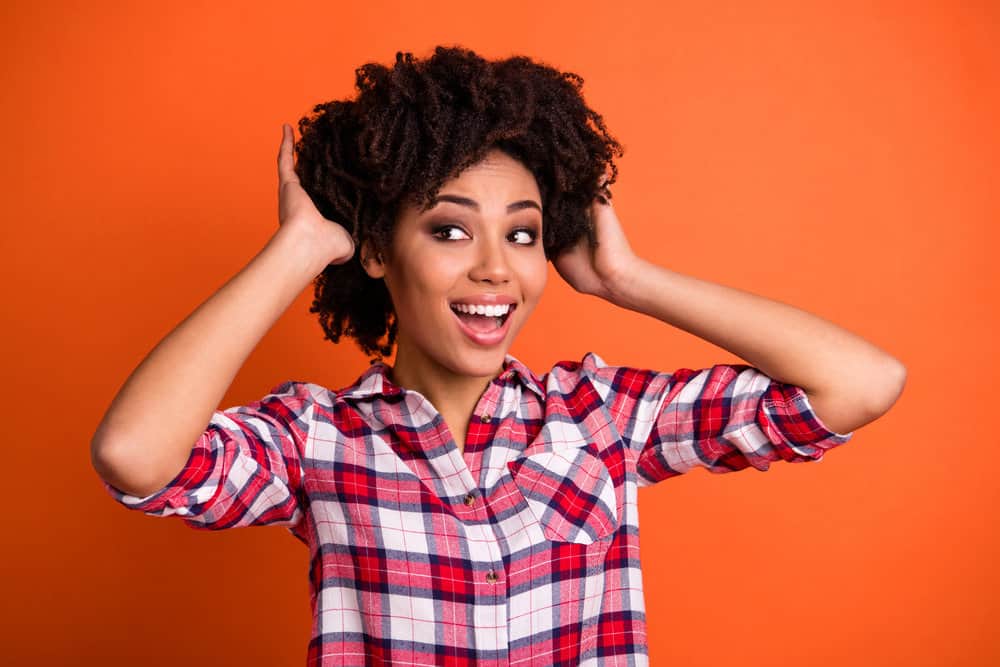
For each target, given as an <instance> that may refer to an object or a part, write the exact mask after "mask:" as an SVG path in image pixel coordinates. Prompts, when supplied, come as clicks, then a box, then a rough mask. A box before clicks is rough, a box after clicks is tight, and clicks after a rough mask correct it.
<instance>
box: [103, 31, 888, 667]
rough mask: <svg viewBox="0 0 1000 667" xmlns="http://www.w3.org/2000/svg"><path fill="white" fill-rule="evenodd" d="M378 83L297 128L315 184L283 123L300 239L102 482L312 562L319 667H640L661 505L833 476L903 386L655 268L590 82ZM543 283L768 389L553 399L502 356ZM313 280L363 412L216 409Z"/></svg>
mask: <svg viewBox="0 0 1000 667" xmlns="http://www.w3.org/2000/svg"><path fill="white" fill-rule="evenodd" d="M357 85H358V89H359V94H358V96H357V99H355V100H348V101H338V102H330V103H327V104H321V105H318V106H317V107H316V108H315V109H314V111H315V112H316V113H315V115H313V116H312V117H309V118H304V119H302V120H301V121H300V123H299V125H300V129H301V131H302V137H301V140H300V142H299V144H298V147H297V158H298V159H297V161H293V135H292V130H291V128H290V127H288V126H283V129H282V132H283V137H282V141H281V147H280V150H279V154H278V176H279V221H280V225H279V228H278V230H277V232H276V233H275V234H274V236H273V237H272V238H271V240H270V241H269V242H268V243H267V245H266V247H265V248H264V249H263V250H262V251H261V252H260V253H259V254H258V255H257V256H256V257H254V258H253V260H252V261H251V262H250V263H249V264H248V265H247V266H246V267H245V268H244V269H243V270H242V271H240V272H239V273H238V274H237V275H236V276H235V277H234V278H232V279H231V280H230V281H229V282H228V283H227V284H226V285H224V286H223V287H222V288H221V289H220V290H219V291H218V292H217V293H216V294H214V295H213V296H212V297H211V298H210V299H208V300H207V301H206V302H205V303H203V304H202V305H201V306H200V307H198V309H197V310H195V311H194V313H192V314H191V315H190V316H189V317H188V318H187V319H185V320H184V321H183V322H182V323H181V324H180V325H179V326H178V327H177V328H176V329H175V330H174V331H172V332H171V333H170V334H169V335H168V336H167V337H166V338H165V339H164V340H163V341H161V342H160V343H159V345H157V346H156V348H154V350H153V351H152V352H151V353H150V354H149V356H148V357H147V358H146V359H145V360H144V361H143V362H142V364H140V365H139V367H138V368H137V369H136V370H135V371H134V372H133V374H132V375H131V376H130V377H129V378H128V380H127V382H126V383H125V385H124V387H123V388H122V390H121V391H120V393H119V394H118V396H117V397H116V398H115V400H114V402H113V403H112V405H111V407H110V409H109V410H108V412H107V414H106V416H105V417H104V420H103V421H102V423H101V424H100V426H99V427H98V429H97V432H96V434H95V436H94V440H93V444H92V452H93V461H94V465H95V468H96V469H97V471H98V472H99V473H100V475H101V476H102V478H103V479H104V481H105V487H106V488H107V490H108V491H109V492H110V493H111V494H112V495H113V496H114V497H115V498H116V499H117V500H118V501H120V502H122V503H123V504H124V505H126V506H127V507H130V508H134V509H138V510H142V511H144V512H146V513H148V514H152V515H157V516H168V515H176V516H180V517H182V518H183V519H184V520H185V521H186V522H187V523H188V524H190V525H191V526H194V527H198V528H207V529H222V528H231V527H237V526H247V525H266V524H270V525H281V526H285V527H287V528H288V529H289V530H290V531H291V532H292V533H293V534H294V535H295V536H296V537H297V538H299V539H300V540H302V541H303V542H304V543H305V544H306V545H307V546H308V547H309V549H310V554H311V560H310V582H311V604H312V610H313V629H312V640H311V642H310V644H309V647H308V664H310V665H381V664H391V665H410V664H414V665H416V664H420V665H429V664H449V665H465V664H469V665H471V664H475V665H480V666H482V665H512V664H522V665H532V664H539V665H578V664H583V663H586V664H595V665H596V664H600V665H618V664H621V665H625V664H630V665H634V664H646V662H647V651H646V635H645V627H646V626H645V616H644V603H643V593H642V591H643V586H642V571H641V569H640V564H639V550H638V515H637V497H636V496H637V490H638V488H639V487H642V486H647V485H650V484H653V483H656V482H658V481H660V480H664V479H667V478H669V477H672V476H674V475H678V474H681V473H683V472H685V471H687V470H689V469H691V468H692V467H694V466H703V467H705V468H708V469H709V470H711V471H713V472H727V471H734V470H740V469H743V468H746V467H749V466H752V467H754V468H757V469H759V470H766V469H767V468H768V466H769V464H770V463H771V462H773V461H791V462H798V461H811V460H818V459H820V458H821V457H822V456H823V454H824V453H825V451H826V450H828V449H830V448H831V447H834V446H837V445H840V444H843V443H845V442H847V441H848V440H849V439H850V437H851V436H852V435H853V431H854V430H855V429H857V428H859V427H861V426H862V425H864V424H866V423H868V422H871V421H872V420H874V419H876V418H877V417H878V416H880V415H881V414H883V413H884V412H885V411H886V410H888V409H889V407H890V406H891V405H892V404H893V403H894V402H895V400H896V399H897V397H898V396H899V394H900V392H901V390H902V387H903V383H904V380H905V374H906V372H905V369H904V367H903V365H902V364H901V363H900V362H899V361H898V360H896V359H894V358H893V357H891V356H890V355H888V354H887V353H885V352H883V351H882V350H880V349H878V348H877V347H875V346H873V345H872V344H870V343H868V342H866V341H864V340H862V339H861V338H858V337H857V336H854V335H852V334H851V333H849V332H847V331H845V330H843V329H841V328H839V327H837V326H835V325H833V324H831V323H829V322H826V321H824V320H822V319H820V318H818V317H815V316H813V315H810V314H808V313H806V312H804V311H801V310H798V309H796V308H793V307H791V306H788V305H785V304H782V303H778V302H775V301H771V300H768V299H765V298H763V297H760V296H755V295H753V294H749V293H746V292H743V291H740V290H737V289H732V288H728V287H724V286H721V285H716V284H712V283H710V282H705V281H702V280H699V279H697V278H694V277H691V276H686V275H682V274H679V273H677V272H674V271H671V270H669V269H666V268H663V267H660V266H657V265H656V264H655V263H653V261H652V258H648V257H640V256H639V255H637V254H636V253H635V252H634V251H633V249H632V248H631V247H630V246H629V243H628V241H627V240H626V238H625V235H624V234H623V232H622V228H621V225H620V224H619V220H618V217H617V216H616V214H615V211H614V209H613V208H612V206H611V204H610V201H609V198H610V191H609V186H610V185H611V184H612V183H613V182H614V180H615V176H616V174H617V169H616V168H615V165H614V160H613V158H614V156H616V155H621V147H620V146H619V144H618V143H617V142H616V141H615V140H614V139H613V138H612V137H611V136H610V135H609V134H608V132H607V131H606V129H605V127H604V124H603V121H602V119H601V117H600V116H599V115H598V114H596V113H594V112H593V111H592V110H590V109H589V108H588V107H587V106H586V105H585V104H584V102H583V99H582V95H581V93H580V88H581V85H582V80H581V79H580V78H579V77H577V76H576V75H574V74H569V73H561V72H558V71H557V70H555V69H552V68H550V67H548V66H545V65H542V64H539V63H535V62H532V61H531V60H529V59H527V58H511V59H507V60H501V61H486V60H484V59H482V58H480V57H479V56H477V55H476V54H475V53H473V52H471V51H467V50H464V49H460V48H440V47H439V48H438V49H437V50H436V51H435V53H434V54H433V56H431V57H430V58H428V59H426V60H415V59H413V57H412V55H411V54H397V57H396V63H395V64H394V66H393V67H392V68H388V67H384V66H381V65H377V64H368V65H365V66H363V67H361V68H359V69H358V71H357ZM548 260H552V261H553V262H554V263H555V266H556V268H557V270H558V272H559V274H560V275H561V276H562V277H563V278H564V279H565V280H566V281H567V282H568V283H569V284H570V285H572V286H573V288H575V289H576V290H578V291H580V292H583V293H586V294H592V295H595V296H598V297H601V298H603V299H606V300H608V301H610V302H611V303H613V304H616V305H618V306H621V307H623V308H628V309H631V310H635V311H638V312H641V313H645V314H647V315H649V316H650V317H655V318H657V319H659V320H662V321H663V322H665V323H667V324H670V325H673V326H675V327H679V328H681V329H684V330H685V331H688V332H690V333H692V334H694V335H696V336H699V337H701V338H704V339H706V340H708V341H711V342H712V343H715V344H716V345H719V346H720V347H723V348H725V349H727V350H729V351H731V352H732V353H734V354H736V355H738V356H740V357H741V358H743V359H745V360H747V361H748V362H749V364H748V365H734V364H729V365H723V364H720V365H715V366H713V367H711V368H708V369H703V370H689V369H679V370H676V371H674V372H673V373H662V372H655V371H650V370H641V369H635V368H628V367H612V366H608V365H606V364H605V363H604V362H603V361H602V360H601V359H600V358H599V357H598V356H596V355H594V354H588V355H586V356H585V357H584V358H583V359H582V360H580V361H574V362H561V363H559V364H557V365H556V366H555V367H554V368H552V369H550V370H549V371H548V372H547V373H545V374H543V375H536V374H535V373H534V372H532V371H531V370H530V369H528V368H527V367H525V366H524V364H522V363H521V362H519V361H518V360H517V359H515V358H514V357H512V356H510V355H509V354H508V350H509V348H510V346H511V343H512V342H513V340H514V338H515V337H516V335H517V333H518V331H519V330H520V329H521V327H522V326H524V324H525V322H526V321H527V320H528V318H529V317H530V316H531V312H532V310H533V309H534V307H535V306H536V304H537V303H538V300H539V299H540V298H541V295H542V292H543V289H544V287H545V282H546V262H547V261H548ZM314 280H315V284H316V300H315V302H314V304H313V308H312V312H318V313H319V314H320V321H321V324H322V326H323V328H324V331H325V332H326V336H327V337H328V338H330V339H331V340H333V341H334V342H336V341H338V340H339V339H340V338H341V337H342V336H348V337H352V338H353V339H355V341H357V342H358V343H359V344H360V345H361V347H362V349H364V350H365V351H366V352H368V353H370V354H372V355H373V356H375V357H376V362H375V363H373V365H372V366H371V367H370V368H369V369H367V371H366V372H364V373H363V374H362V375H361V377H360V378H359V379H358V380H357V381H356V382H355V383H354V384H352V385H351V386H349V387H345V388H343V389H339V390H330V389H327V388H324V387H321V386H318V385H316V384H312V383H305V382H286V383H283V384H281V385H279V386H277V387H275V388H273V389H272V390H271V391H270V393H269V394H268V395H267V396H265V397H264V398H262V399H261V400H259V401H255V402H253V403H251V404H250V405H246V406H240V407H234V408H229V409H227V410H221V411H220V410H217V409H216V408H217V406H218V404H219V402H220V401H221V400H222V397H223V395H224V393H225V391H226V389H227V388H228V387H229V385H230V383H231V382H232V380H233V377H234V376H235V375H236V373H237V371H238V370H239V368H240V366H241V365H242V364H243V362H244V360H245V359H246V357H247V356H248V355H249V353H250V352H251V351H252V350H253V348H254V346H255V345H256V344H257V343H258V341H259V340H260V339H261V337H262V336H263V335H264V334H265V333H266V332H267V330H268V329H269V328H270V327H271V326H272V325H273V324H274V322H275V321H276V320H277V319H278V318H279V317H280V315H281V314H282V313H283V312H284V311H285V309H286V308H287V307H288V306H289V304H290V303H291V302H292V301H293V300H294V299H295V297H296V296H297V295H298V294H299V293H300V292H301V290H302V289H303V288H304V287H305V286H307V285H308V284H309V283H310V282H312V281H314ZM393 347H395V351H396V357H395V361H394V363H393V365H392V366H389V365H388V364H387V363H385V362H384V361H383V360H382V358H383V357H384V356H386V355H388V354H389V353H390V352H391V351H392V349H393ZM206 424H207V426H206ZM192 443H193V446H192Z"/></svg>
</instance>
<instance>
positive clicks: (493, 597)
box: [457, 381, 508, 665]
mask: <svg viewBox="0 0 1000 667" xmlns="http://www.w3.org/2000/svg"><path fill="white" fill-rule="evenodd" d="M503 390H504V387H503V384H502V382H500V381H494V382H491V383H490V384H489V386H488V387H487V389H486V391H485V392H483V395H482V396H481V397H480V399H479V401H478V402H477V404H476V407H475V409H474V411H473V414H472V418H471V419H470V421H469V428H468V431H467V433H466V441H465V443H464V446H463V448H462V454H461V456H462V457H463V459H464V461H465V465H466V466H467V467H468V469H469V473H470V475H469V478H471V479H472V480H475V486H474V487H472V488H469V489H467V490H466V493H465V496H464V497H463V498H462V504H461V505H460V506H459V507H460V509H458V510H457V513H458V514H459V516H460V517H461V518H462V520H463V522H465V523H466V525H467V529H468V530H469V533H470V537H472V542H471V543H470V549H469V554H470V557H471V558H472V559H473V563H472V567H473V572H471V573H470V574H471V577H472V578H473V580H474V582H475V595H476V601H475V609H474V611H473V614H474V616H475V642H476V648H477V649H478V650H480V651H483V652H484V653H487V654H493V655H495V656H496V660H495V661H494V660H490V659H486V660H483V659H479V660H478V661H477V664H480V665H486V664H490V665H494V664H495V665H506V664H507V656H508V616H507V613H508V605H507V598H508V590H507V573H506V571H505V569H504V563H503V552H502V550H501V548H500V543H499V540H498V539H497V536H496V533H495V532H494V530H493V524H492V522H491V520H490V516H489V512H488V510H487V508H486V506H485V503H486V500H487V499H486V498H485V497H484V496H483V493H482V489H481V488H480V487H479V480H480V477H481V476H482V475H481V470H480V468H481V466H482V461H483V453H484V451H485V449H486V447H488V446H489V442H490V440H491V438H492V437H493V436H494V435H495V433H496V430H497V427H498V424H499V419H498V417H497V411H498V407H499V406H501V405H502V403H501V399H502V396H503ZM477 545H478V548H477Z"/></svg>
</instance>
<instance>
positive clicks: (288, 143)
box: [278, 123, 299, 187]
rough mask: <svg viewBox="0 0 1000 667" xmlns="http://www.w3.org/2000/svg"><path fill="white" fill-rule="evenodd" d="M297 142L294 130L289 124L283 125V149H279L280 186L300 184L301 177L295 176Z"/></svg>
mask: <svg viewBox="0 0 1000 667" xmlns="http://www.w3.org/2000/svg"><path fill="white" fill-rule="evenodd" d="M294 145H295V141H294V138H293V135H292V128H291V126H290V125H289V124H288V123H282V124H281V147H280V148H279V149H278V185H279V187H280V186H281V185H284V184H285V183H298V182H299V177H298V176H296V175H295V167H294V166H293V159H292V148H293V147H294Z"/></svg>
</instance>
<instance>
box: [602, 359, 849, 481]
mask: <svg viewBox="0 0 1000 667" xmlns="http://www.w3.org/2000/svg"><path fill="white" fill-rule="evenodd" d="M583 366H584V369H585V370H588V373H589V374H590V375H591V379H592V381H593V382H594V384H595V387H596V388H597V390H598V392H599V393H600V394H601V395H602V396H603V397H604V403H605V405H606V406H607V407H608V408H609V410H610V411H611V414H612V419H613V420H614V421H615V424H616V426H617V427H618V429H619V432H620V433H621V435H622V437H623V440H624V441H625V443H626V446H628V447H629V448H630V449H631V450H632V451H633V455H634V458H635V461H636V471H637V472H638V479H639V486H640V487H642V486H649V485H651V484H655V483H656V482H659V481H661V480H664V479H668V478H670V477H674V476H676V475H680V474H683V473H685V472H687V471H689V470H691V469H692V468H695V467H702V468H706V469H708V470H709V471H710V472H713V473H726V472H733V471H736V470H742V469H744V468H747V467H750V466H752V467H754V468H756V469H757V470H761V471H765V470H767V469H768V468H769V466H770V464H771V463H772V462H774V461H787V462H790V463H802V462H808V461H819V460H821V459H822V458H823V455H824V454H825V453H826V451H827V450H829V449H832V448H833V447H836V446H838V445H842V444H844V443H846V442H847V441H849V440H850V439H851V438H852V437H853V435H854V432H853V431H852V432H849V433H836V432H834V431H831V430H830V429H828V428H827V427H826V425H824V424H823V423H822V421H820V419H819V417H818V416H817V415H816V412H815V411H814V410H813V408H812V405H810V403H809V397H808V396H807V395H806V393H805V391H804V390H803V389H802V388H801V387H798V386H796V385H792V384H785V383H782V382H778V381H776V380H774V379H772V378H770V377H768V376H767V375H765V374H764V373H763V372H762V371H760V370H759V369H757V368H754V367H753V366H748V365H743V364H717V365H715V366H712V367H711V368H705V369H701V370H692V369H688V368H681V369H678V370H676V371H674V372H673V373H661V372H657V371H649V370H639V369H634V368H625V367H611V366H607V365H606V364H604V362H603V361H602V360H601V359H600V358H599V357H597V356H596V355H593V354H590V355H587V357H585V359H584V362H583Z"/></svg>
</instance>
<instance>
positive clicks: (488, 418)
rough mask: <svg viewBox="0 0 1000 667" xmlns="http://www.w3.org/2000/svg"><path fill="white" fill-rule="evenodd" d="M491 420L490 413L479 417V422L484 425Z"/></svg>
mask: <svg viewBox="0 0 1000 667" xmlns="http://www.w3.org/2000/svg"><path fill="white" fill-rule="evenodd" d="M489 420H490V413H488V412H484V413H483V414H481V415H479V421H481V422H483V423H484V424H485V423H486V422H488V421H489Z"/></svg>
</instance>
